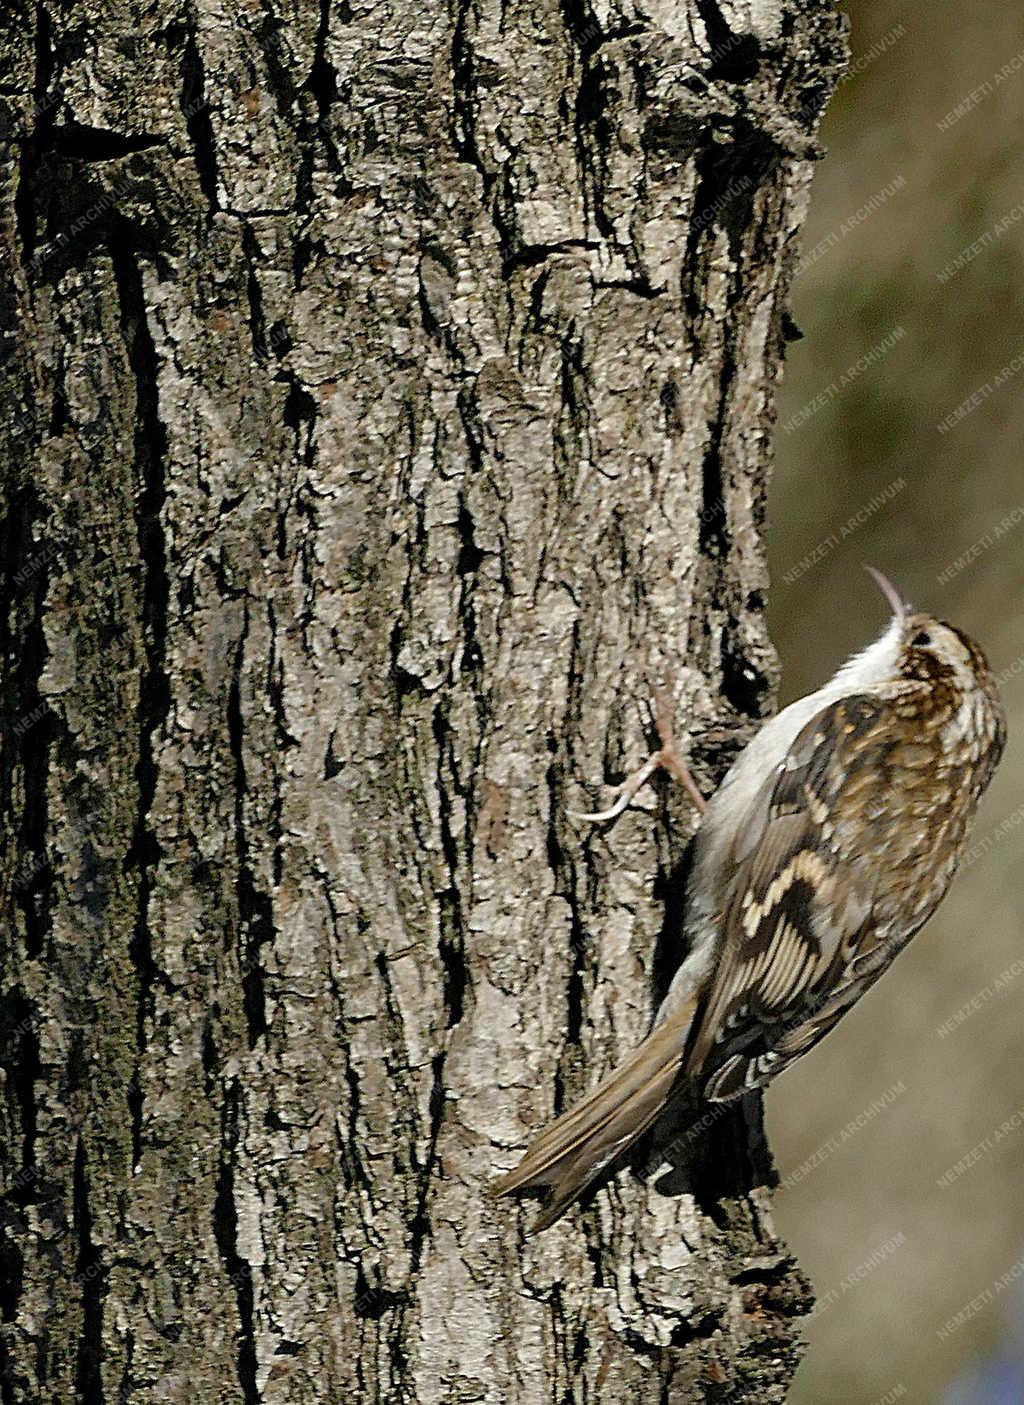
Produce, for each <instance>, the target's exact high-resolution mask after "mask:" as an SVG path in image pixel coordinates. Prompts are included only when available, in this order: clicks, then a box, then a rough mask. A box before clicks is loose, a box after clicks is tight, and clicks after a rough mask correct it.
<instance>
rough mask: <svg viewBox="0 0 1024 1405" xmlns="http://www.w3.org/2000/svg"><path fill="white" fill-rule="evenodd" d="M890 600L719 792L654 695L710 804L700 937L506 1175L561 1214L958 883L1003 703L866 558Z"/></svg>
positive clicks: (675, 756) (843, 986) (770, 1047)
mask: <svg viewBox="0 0 1024 1405" xmlns="http://www.w3.org/2000/svg"><path fill="white" fill-rule="evenodd" d="M866 569H867V570H868V571H869V572H870V574H871V575H872V577H873V579H874V580H875V582H876V583H877V584H878V586H879V588H880V589H881V591H882V593H883V595H884V596H885V597H886V599H887V601H888V603H889V605H890V606H891V609H892V617H891V619H890V620H889V622H888V624H887V626H886V628H885V629H884V631H883V632H882V634H881V636H880V637H879V638H878V639H876V640H875V641H874V642H873V643H872V644H870V645H869V646H868V647H867V648H865V649H863V650H861V651H860V652H859V653H856V654H854V655H853V656H852V657H851V658H849V659H848V660H847V661H846V662H845V663H844V664H843V665H842V666H841V667H840V668H839V670H838V671H837V672H836V673H835V675H834V676H833V677H832V678H831V679H830V680H829V681H828V682H827V683H826V684H825V685H824V686H823V687H821V688H819V689H818V690H817V691H816V692H813V693H810V694H809V695H808V696H807V697H804V698H800V699H799V700H797V701H796V702H793V703H791V704H790V705H789V706H788V707H786V708H784V709H783V710H782V711H781V712H779V713H778V714H777V715H776V716H774V717H773V718H771V719H770V720H768V721H766V722H765V723H764V724H763V725H762V727H761V728H760V729H759V730H758V732H757V733H756V734H755V735H754V737H753V738H752V739H751V740H750V742H749V743H748V744H747V746H746V747H745V748H744V750H743V751H742V752H741V753H740V755H739V756H738V757H737V758H736V760H735V761H734V763H733V764H732V766H731V767H730V769H729V771H728V772H727V773H726V775H725V777H724V779H723V781H722V783H721V784H720V786H719V787H718V789H717V790H716V791H715V793H714V794H713V795H712V797H711V798H710V800H709V801H708V802H707V803H706V804H705V802H704V799H703V796H702V795H701V793H700V791H699V789H698V788H697V787H696V785H695V783H694V782H693V779H692V777H691V776H690V774H689V770H688V768H687V767H686V765H685V762H684V761H683V759H682V757H681V755H680V753H679V749H678V747H677V745H676V742H675V738H674V736H673V735H672V732H671V725H670V720H669V717H668V715H667V709H666V706H665V698H664V694H662V696H661V697H656V703H657V708H656V720H657V723H658V731H659V734H660V739H661V747H660V749H659V750H658V751H657V752H655V753H654V754H653V755H652V756H651V757H650V758H649V759H648V761H647V763H646V764H645V765H644V766H643V767H641V769H640V770H639V771H638V772H637V773H636V774H635V775H634V776H632V777H631V778H630V779H629V780H628V781H627V782H626V783H625V784H624V785H623V786H622V787H620V794H619V796H618V799H617V801H616V802H615V804H614V805H612V806H611V807H610V808H609V809H608V810H605V811H602V812H599V813H597V814H588V815H584V816H582V818H585V819H590V820H608V819H614V818H615V817H616V816H617V815H619V814H621V813H622V811H623V810H624V809H625V808H626V806H627V805H628V804H629V802H630V800H631V799H632V796H633V795H635V794H636V791H637V790H638V789H639V788H640V786H641V785H642V784H644V782H645V781H646V780H647V779H648V778H649V777H650V776H651V775H652V774H654V772H655V771H656V770H657V769H659V768H660V767H664V768H665V769H667V770H669V771H670V772H672V773H673V774H674V775H675V776H676V777H677V778H678V779H679V780H680V781H681V782H682V783H683V784H684V785H685V786H686V789H687V791H688V792H689V794H690V795H691V797H692V798H693V800H694V803H695V805H696V806H697V808H698V810H700V811H701V812H702V817H701V823H700V828H699V830H698V832H697V836H696V839H695V841H694V854H693V862H692V866H691V870H690V878H689V881H688V884H687V891H686V899H685V907H684V917H683V931H684V937H685V948H686V950H687V955H686V957H685V959H684V960H683V962H682V964H681V965H680V967H679V969H678V971H677V972H676V974H675V976H674V978H673V980H672V983H671V985H670V987H669V991H668V994H667V995H666V998H665V1000H664V1002H663V1004H662V1006H661V1009H660V1011H659V1012H658V1015H657V1017H656V1019H655V1022H654V1024H653V1027H652V1029H651V1032H650V1033H649V1034H648V1036H647V1038H646V1039H644V1040H643V1042H642V1043H641V1044H640V1045H639V1046H638V1047H637V1048H636V1049H635V1050H634V1051H633V1052H632V1053H631V1054H630V1055H629V1056H628V1057H627V1058H626V1059H625V1061H624V1062H623V1063H622V1064H620V1065H619V1066H618V1067H617V1068H616V1069H615V1070H614V1071H613V1072H612V1073H611V1074H609V1076H608V1077H606V1078H605V1079H604V1080H603V1081H602V1082H601V1083H599V1084H598V1086H597V1087H596V1088H595V1089H594V1090H593V1091H592V1092H591V1093H590V1094H589V1095H588V1096H587V1097H585V1098H584V1099H583V1101H582V1102H580V1103H579V1104H578V1105H576V1106H575V1107H572V1108H570V1109H569V1110H568V1111H567V1112H565V1113H564V1114H563V1115H562V1116H560V1117H558V1118H557V1119H556V1120H555V1121H554V1122H553V1123H552V1124H551V1125H550V1126H549V1127H547V1129H546V1130H544V1131H542V1132H541V1134H540V1135H539V1136H538V1137H537V1138H536V1140H535V1141H534V1142H533V1143H532V1145H531V1146H530V1147H529V1149H528V1150H527V1152H526V1154H525V1155H524V1156H523V1158H522V1160H521V1161H520V1163H519V1164H518V1165H517V1166H516V1167H515V1168H514V1169H513V1170H511V1171H509V1172H508V1173H506V1174H505V1175H503V1176H501V1177H500V1178H499V1179H498V1180H497V1181H496V1182H495V1183H494V1186H493V1189H494V1191H495V1193H496V1194H497V1195H499V1196H502V1195H508V1194H510V1193H511V1192H514V1191H520V1190H538V1189H539V1190H544V1191H546V1192H547V1203H546V1205H545V1206H544V1208H543V1209H542V1211H541V1214H540V1216H539V1218H538V1219H537V1220H536V1222H535V1224H534V1225H533V1228H532V1230H531V1233H537V1232H538V1231H540V1230H543V1229H547V1228H548V1227H549V1226H550V1225H552V1224H553V1223H554V1222H555V1221H556V1220H557V1219H558V1218H559V1217H560V1216H561V1215H562V1214H563V1213H564V1211H565V1210H566V1209H567V1208H568V1207H569V1206H570V1205H571V1204H572V1203H573V1202H574V1201H576V1200H578V1199H579V1197H580V1196H581V1195H582V1194H583V1193H584V1192H585V1191H586V1189H587V1188H588V1187H589V1186H590V1185H591V1184H592V1182H593V1181H595V1180H596V1179H597V1178H598V1177H599V1176H600V1175H601V1174H602V1172H604V1171H605V1170H606V1168H608V1167H610V1166H612V1164H613V1163H614V1162H616V1161H618V1160H619V1158H620V1157H621V1156H622V1155H623V1154H624V1153H625V1152H626V1151H627V1149H628V1148H629V1147H630V1146H632V1144H633V1143H634V1142H635V1141H636V1140H637V1139H638V1138H639V1137H640V1136H641V1135H642V1134H643V1133H644V1132H645V1131H647V1130H648V1129H649V1128H650V1127H651V1126H652V1125H653V1124H654V1123H655V1122H656V1120H657V1119H658V1117H659V1116H660V1115H661V1114H662V1112H663V1111H665V1109H666V1108H667V1107H668V1106H669V1105H670V1104H671V1103H673V1102H674V1100H675V1098H676V1096H677V1095H679V1094H680V1092H681V1090H682V1089H683V1088H686V1089H689V1090H692V1092H693V1093H695V1094H696V1097H697V1099H698V1106H699V1105H700V1100H701V1099H703V1100H704V1101H705V1102H707V1103H710V1104H719V1103H728V1102H731V1101H733V1100H735V1099H739V1098H742V1097H743V1096H745V1095H746V1094H748V1093H750V1092H752V1091H753V1090H755V1089H759V1088H764V1087H765V1086H766V1085H767V1084H768V1083H769V1082H770V1081H771V1080H772V1079H774V1078H775V1077H777V1076H778V1075H779V1074H780V1073H781V1072H782V1071H783V1070H784V1069H786V1068H788V1067H789V1065H790V1064H792V1063H793V1062H794V1061H795V1060H796V1059H798V1058H800V1057H801V1056H802V1055H803V1054H805V1053H807V1051H808V1050H809V1049H811V1048H813V1047H814V1045H815V1044H817V1043H818V1041H819V1040H820V1039H821V1038H822V1037H823V1036H824V1035H825V1034H827V1033H828V1032H829V1030H831V1029H833V1028H834V1027H835V1025H836V1024H837V1023H838V1021H839V1020H840V1019H841V1018H842V1016H843V1015H844V1014H845V1013H846V1012H847V1011H848V1010H849V1009H851V1008H852V1007H853V1005H854V1004H856V1002H857V1001H858V1000H859V999H860V997H861V996H862V995H863V994H864V993H865V991H867V990H868V989H869V988H870V987H871V986H872V985H873V984H874V983H875V981H877V980H878V979H879V977H880V976H881V975H882V973H883V972H884V971H885V970H887V968H888V967H889V966H890V965H891V963H892V961H893V959H894V958H895V957H896V956H897V955H898V953H899V952H900V951H902V950H903V948H904V947H905V946H906V945H907V943H908V942H909V941H910V939H911V937H913V936H914V934H915V933H916V932H917V931H918V930H919V929H920V928H921V927H922V926H923V924H924V923H925V922H926V921H927V920H928V918H929V917H930V916H931V914H932V913H933V912H934V911H935V909H936V907H937V906H938V904H939V903H940V902H941V900H942V898H943V897H944V896H945V893H946V891H947V889H948V887H949V884H950V881H951V879H952V877H953V873H954V871H955V869H956V867H957V863H958V860H959V858H960V856H961V855H962V853H963V851H964V848H965V845H966V840H967V836H968V832H969V829H970V825H971V823H972V821H973V819H974V815H975V811H976V809H977V806H978V802H979V800H980V798H981V796H982V793H983V792H984V790H985V788H986V787H987V785H988V783H989V781H990V780H991V778H992V775H993V772H994V771H995V768H996V766H997V765H998V763H999V759H1000V757H1001V755H1002V752H1003V748H1004V746H1005V741H1006V721H1005V716H1004V713H1003V709H1002V706H1001V704H1000V701H999V697H998V693H997V689H996V685H995V680H994V679H993V676H992V673H991V671H990V669H989V666H988V664H987V662H986V660H985V656H984V654H983V653H982V652H981V649H980V648H979V647H978V645H977V644H976V643H975V642H974V641H973V640H972V639H971V638H969V637H968V635H966V634H965V633H964V632H963V631H962V630H960V629H958V628H957V627H956V626H955V625H952V624H949V623H947V622H945V621H943V620H940V619H938V618H936V617H934V616H932V615H929V614H924V613H919V612H917V611H915V609H914V608H913V607H912V606H911V605H910V604H909V603H908V602H907V601H906V599H905V598H904V596H903V594H902V593H901V592H900V591H899V590H898V589H897V588H896V586H894V585H893V583H892V582H891V581H890V580H889V579H888V577H886V576H884V575H883V574H882V573H881V572H880V571H877V570H875V569H874V568H873V567H870V566H869V567H867V568H866Z"/></svg>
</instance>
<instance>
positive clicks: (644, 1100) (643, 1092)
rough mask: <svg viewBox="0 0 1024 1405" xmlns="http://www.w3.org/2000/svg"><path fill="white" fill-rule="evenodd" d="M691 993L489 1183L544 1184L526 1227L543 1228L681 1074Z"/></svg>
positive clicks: (641, 1126) (633, 1133) (498, 1188)
mask: <svg viewBox="0 0 1024 1405" xmlns="http://www.w3.org/2000/svg"><path fill="white" fill-rule="evenodd" d="M696 1004H697V1001H696V997H694V998H693V999H691V1000H690V1001H688V1002H687V1004H686V1005H685V1006H683V1007H681V1008H680V1009H679V1010H678V1011H675V1012H673V1015H672V1017H671V1018H670V1019H668V1020H666V1021H665V1022H664V1023H663V1024H660V1025H658V1026H657V1027H656V1028H655V1029H654V1030H652V1032H651V1033H650V1034H649V1035H648V1036H647V1038H646V1039H645V1040H644V1041H643V1043H642V1044H640V1045H639V1046H638V1047H637V1048H636V1049H634V1051H633V1053H632V1054H630V1055H629V1057H628V1058H627V1059H626V1060H625V1061H624V1062H623V1063H621V1064H620V1065H619V1067H618V1068H616V1069H615V1070H614V1071H613V1072H612V1073H610V1074H609V1075H608V1077H607V1078H606V1079H605V1080H604V1081H603V1082H602V1083H599V1084H598V1086H597V1087H596V1088H595V1089H594V1091H593V1092H592V1093H590V1094H589V1095H588V1096H587V1097H586V1098H584V1100H583V1101H582V1102H581V1103H577V1105H576V1106H575V1107H573V1108H570V1110H569V1111H568V1112H566V1113H563V1115H562V1116H561V1117H559V1118H558V1119H557V1120H556V1121H555V1122H552V1124H551V1126H550V1127H547V1128H546V1129H545V1130H544V1131H543V1132H542V1133H541V1134H540V1136H539V1137H538V1138H537V1139H536V1141H535V1142H534V1143H533V1145H532V1146H531V1147H530V1149H529V1150H528V1151H527V1153H526V1155H525V1156H524V1157H523V1159H522V1161H520V1163H519V1165H518V1166H517V1167H516V1168H515V1169H514V1170H512V1171H509V1172H508V1173H507V1174H506V1175H504V1176H502V1177H501V1178H500V1180H498V1181H497V1182H496V1184H495V1193H496V1194H497V1195H507V1194H508V1193H509V1192H510V1191H514V1190H526V1189H528V1188H533V1187H535V1186H550V1187H551V1195H550V1198H549V1200H548V1202H547V1204H546V1205H545V1207H544V1209H543V1210H542V1212H541V1214H540V1216H539V1218H538V1219H537V1221H536V1223H535V1224H534V1225H533V1228H532V1230H531V1233H532V1234H536V1233H537V1232H538V1231H539V1230H542V1229H547V1227H548V1226H549V1225H551V1224H553V1223H554V1221H555V1220H557V1219H558V1217H559V1215H561V1214H562V1212H563V1210H565V1209H566V1208H567V1206H569V1205H571V1204H572V1202H573V1201H574V1200H576V1199H578V1198H579V1196H581V1195H582V1194H583V1192H584V1191H585V1190H586V1188H587V1186H589V1185H590V1183H591V1181H593V1180H595V1179H596V1178H597V1177H598V1176H599V1175H600V1174H601V1172H602V1171H603V1170H604V1169H605V1167H606V1166H609V1165H610V1164H611V1163H612V1162H613V1161H614V1160H616V1158H617V1157H619V1156H620V1155H621V1154H622V1153H623V1152H624V1151H625V1150H626V1149H627V1148H628V1147H629V1146H631V1145H632V1144H633V1142H635V1141H636V1140H637V1138H638V1137H639V1136H641V1134H642V1133H644V1132H645V1131H646V1130H647V1128H648V1127H650V1125H651V1123H652V1122H653V1121H654V1120H655V1118H656V1117H657V1116H658V1114H659V1113H660V1112H661V1110H662V1108H663V1107H664V1106H665V1104H666V1102H667V1101H668V1098H669V1094H670V1093H671V1092H672V1089H673V1087H674V1085H675V1083H676V1081H677V1079H678V1078H679V1074H680V1071H681V1068H682V1062H683V1053H684V1050H685V1047H686V1035H687V1032H688V1029H689V1025H690V1021H691V1020H692V1018H693V1012H694V1009H695V1008H696Z"/></svg>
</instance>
